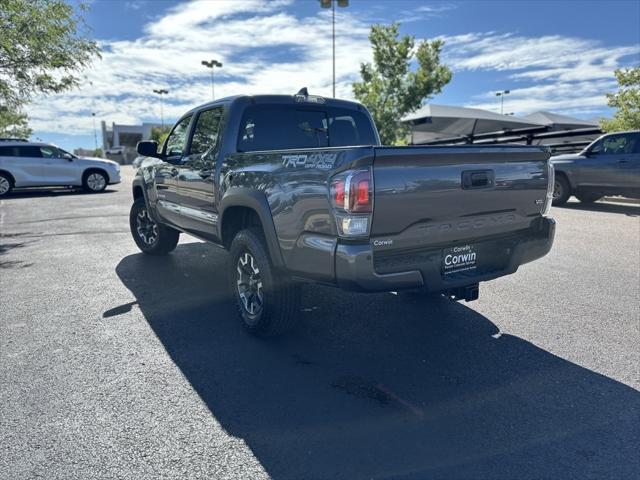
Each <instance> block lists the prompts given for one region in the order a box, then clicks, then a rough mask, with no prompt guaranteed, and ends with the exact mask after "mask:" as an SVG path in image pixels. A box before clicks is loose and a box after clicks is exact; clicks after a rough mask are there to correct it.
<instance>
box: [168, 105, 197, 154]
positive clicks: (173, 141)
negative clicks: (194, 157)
mask: <svg viewBox="0 0 640 480" xmlns="http://www.w3.org/2000/svg"><path fill="white" fill-rule="evenodd" d="M189 122H191V115H189V116H188V117H185V118H183V119H182V120H180V121H179V122H178V123H177V124H176V126H175V127H173V130H171V133H170V134H169V136H168V137H167V142H166V144H165V154H166V155H167V156H168V157H177V156H180V155H182V154H183V153H184V149H185V146H186V144H187V131H188V129H189Z"/></svg>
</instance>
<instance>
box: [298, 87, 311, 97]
mask: <svg viewBox="0 0 640 480" xmlns="http://www.w3.org/2000/svg"><path fill="white" fill-rule="evenodd" d="M296 95H304V96H305V97H308V96H309V91H308V90H307V87H302V88H301V89H300V90H299V91H298V93H296Z"/></svg>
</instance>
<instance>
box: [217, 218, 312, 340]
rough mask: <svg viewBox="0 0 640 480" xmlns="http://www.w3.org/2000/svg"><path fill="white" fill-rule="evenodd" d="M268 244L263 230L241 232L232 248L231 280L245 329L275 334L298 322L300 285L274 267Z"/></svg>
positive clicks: (267, 334)
mask: <svg viewBox="0 0 640 480" xmlns="http://www.w3.org/2000/svg"><path fill="white" fill-rule="evenodd" d="M265 245H266V242H265V240H264V235H263V234H262V232H261V231H260V230H259V229H256V228H249V229H246V230H242V231H240V232H238V234H237V235H236V236H235V238H234V239H233V242H232V243H231V248H230V249H229V253H230V255H231V262H230V264H229V283H230V286H231V289H232V291H233V293H234V296H235V299H236V306H237V309H238V313H239V315H240V319H241V320H242V323H243V325H244V326H245V328H246V329H247V330H248V331H249V332H250V333H252V334H254V335H258V336H275V335H280V334H282V333H284V332H286V331H287V330H289V329H291V328H292V327H293V326H294V325H295V323H296V321H297V317H298V313H299V312H298V305H299V303H300V287H299V286H298V285H296V284H295V283H293V282H291V280H289V279H288V278H286V277H285V276H284V275H280V274H278V272H276V271H275V270H274V269H273V267H272V266H271V262H270V261H269V254H268V252H267V249H266V246H265Z"/></svg>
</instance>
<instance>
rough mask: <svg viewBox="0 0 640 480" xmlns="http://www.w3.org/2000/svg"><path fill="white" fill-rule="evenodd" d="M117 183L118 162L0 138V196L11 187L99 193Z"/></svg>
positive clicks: (50, 146) (6, 192) (44, 144)
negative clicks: (80, 189) (73, 188)
mask: <svg viewBox="0 0 640 480" xmlns="http://www.w3.org/2000/svg"><path fill="white" fill-rule="evenodd" d="M114 183H120V165H119V164H118V163H116V162H114V161H111V160H104V159H102V158H81V157H77V156H75V155H73V154H71V153H69V152H65V151H64V150H62V149H60V148H58V147H55V146H53V145H49V144H46V143H34V142H27V141H25V140H19V139H0V197H3V196H6V195H7V194H9V192H11V190H12V189H13V188H22V187H52V186H82V187H83V188H84V189H85V190H86V191H88V192H101V191H102V190H104V189H105V188H106V187H107V185H110V184H114Z"/></svg>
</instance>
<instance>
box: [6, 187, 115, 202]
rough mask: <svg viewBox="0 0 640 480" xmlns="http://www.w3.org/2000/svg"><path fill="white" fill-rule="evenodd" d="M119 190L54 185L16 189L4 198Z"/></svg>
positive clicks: (16, 198)
mask: <svg viewBox="0 0 640 480" xmlns="http://www.w3.org/2000/svg"><path fill="white" fill-rule="evenodd" d="M117 191H118V190H114V189H113V188H109V187H107V188H106V189H105V190H103V191H102V192H100V193H89V192H86V191H84V190H83V189H82V188H80V187H78V188H62V187H53V188H24V189H15V190H13V191H12V192H11V193H9V194H8V195H7V196H6V197H3V200H18V199H20V198H40V197H59V196H63V195H102V194H105V193H115V192H117Z"/></svg>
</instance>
